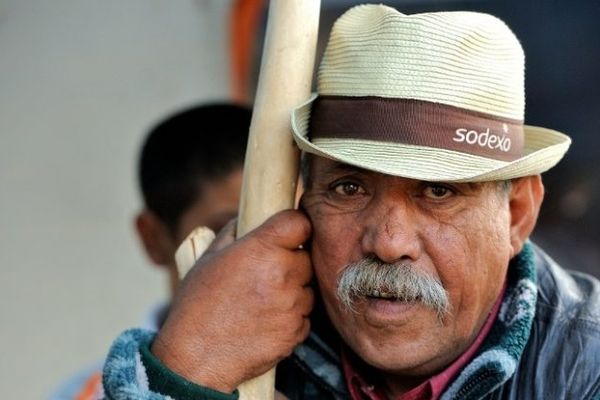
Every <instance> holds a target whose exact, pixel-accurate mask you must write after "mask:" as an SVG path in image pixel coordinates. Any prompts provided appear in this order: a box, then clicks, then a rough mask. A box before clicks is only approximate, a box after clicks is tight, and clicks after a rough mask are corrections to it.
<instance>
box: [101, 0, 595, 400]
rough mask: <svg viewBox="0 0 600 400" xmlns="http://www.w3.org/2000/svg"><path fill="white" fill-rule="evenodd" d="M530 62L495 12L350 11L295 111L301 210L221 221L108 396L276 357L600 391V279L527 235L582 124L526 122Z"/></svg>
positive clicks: (547, 393)
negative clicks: (569, 129) (236, 236)
mask: <svg viewBox="0 0 600 400" xmlns="http://www.w3.org/2000/svg"><path fill="white" fill-rule="evenodd" d="M523 70H524V57H523V53H522V49H521V46H520V44H519V42H518V41H517V39H516V38H515V37H514V35H513V34H512V32H511V31H510V30H509V29H508V27H506V25H505V24H504V23H503V22H501V21H500V20H498V19H496V18H494V17H492V16H489V15H485V14H478V13H468V12H451V13H429V14H418V15H412V16H406V15H403V14H401V13H399V12H398V11H396V10H394V9H391V8H389V7H385V6H381V5H367V6H358V7H355V8H353V9H351V10H350V11H348V12H347V13H345V14H344V15H343V16H342V17H340V19H339V20H338V21H337V22H336V24H335V25H334V27H333V29H332V32H331V35H330V40H329V43H328V45H327V49H326V51H325V54H324V57H323V60H322V63H321V66H320V69H319V84H318V92H319V94H318V96H317V97H313V98H311V99H310V100H309V101H308V102H307V103H305V104H303V105H301V106H299V107H298V108H297V109H295V110H294V112H293V115H292V127H293V133H294V137H295V139H296V142H297V143H298V145H299V147H300V148H301V149H302V150H304V152H305V159H304V172H305V178H306V182H305V193H304V195H303V199H302V204H301V211H297V210H288V211H284V212H281V213H278V214H276V215H275V216H273V217H272V218H270V219H269V220H267V221H266V222H265V223H264V224H263V225H262V226H260V227H259V228H257V229H256V230H254V231H253V232H251V233H249V234H248V235H246V236H244V237H243V238H242V239H240V240H237V241H233V239H232V238H233V232H232V229H224V230H223V231H222V232H221V233H220V234H219V236H218V237H217V239H216V241H215V243H214V244H213V245H212V247H211V248H209V249H208V251H207V253H206V254H205V255H204V256H203V257H202V258H201V259H200V260H199V262H198V263H197V264H196V266H195V267H194V268H193V269H192V270H191V272H190V273H189V274H188V276H187V277H186V279H185V280H184V281H183V284H182V287H181V289H180V291H179V292H178V294H177V296H176V300H175V302H174V304H173V307H172V309H171V311H170V313H169V316H168V318H167V320H166V322H165V324H164V325H163V327H162V328H161V330H160V331H159V332H158V334H155V333H154V332H149V331H143V330H130V331H127V332H125V333H123V334H122V335H121V336H120V337H119V338H118V339H117V340H116V341H115V343H114V345H113V347H112V349H111V351H110V353H109V356H108V359H107V363H106V365H105V368H104V376H103V380H104V386H105V389H106V394H107V397H108V398H115V399H124V398H140V399H150V398H153V399H154V398H156V399H159V398H173V399H187V398H200V399H235V398H237V392H236V387H238V385H239V384H240V383H242V382H244V381H246V380H248V379H249V378H252V377H255V376H258V375H260V374H262V373H264V372H265V371H267V370H269V369H270V368H272V367H273V366H275V365H276V364H277V363H278V362H281V363H280V364H279V366H278V368H277V369H278V378H277V389H278V390H279V391H281V392H282V393H283V394H285V395H286V396H287V397H288V398H290V399H342V398H351V399H372V400H374V399H438V398H441V399H479V398H491V399H500V398H502V399H532V398H539V399H547V398H552V399H559V398H577V399H590V398H596V397H597V396H598V395H600V368H599V363H600V283H598V281H596V280H594V279H593V278H591V277H588V276H585V275H582V274H576V273H568V272H566V271H565V270H563V269H562V268H560V267H559V266H558V265H556V264H555V263H554V262H553V261H552V260H550V259H549V258H548V256H547V255H545V254H544V253H543V252H542V251H541V250H540V249H539V248H537V247H535V245H533V244H532V243H531V242H529V241H528V237H529V235H530V233H531V232H532V230H533V228H534V225H535V222H536V219H537V216H538V212H539V209H540V206H541V203H542V198H543V194H544V188H543V185H542V181H541V177H540V174H541V173H542V172H544V171H546V170H548V169H549V168H551V167H552V166H554V165H555V164H556V163H557V162H558V161H559V160H560V159H561V158H562V156H563V155H564V153H565V152H566V151H567V148H568V146H569V144H570V140H569V138H568V137H567V136H565V135H563V134H561V133H559V132H556V131H552V130H549V129H544V128H537V127H531V126H525V125H523V113H524V110H523V109H524V98H523V93H524V81H523ZM313 283H314V285H313ZM313 288H314V289H313ZM166 396H168V397H166Z"/></svg>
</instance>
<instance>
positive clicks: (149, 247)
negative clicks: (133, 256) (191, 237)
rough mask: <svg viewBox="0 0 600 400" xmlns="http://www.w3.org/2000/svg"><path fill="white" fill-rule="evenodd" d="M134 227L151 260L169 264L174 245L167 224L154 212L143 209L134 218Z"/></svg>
mask: <svg viewBox="0 0 600 400" xmlns="http://www.w3.org/2000/svg"><path fill="white" fill-rule="evenodd" d="M135 228H136V231H137V234H138V237H139V238H140V240H141V242H142V244H143V245H144V249H145V250H146V254H147V255H148V257H150V259H151V260H152V262H154V264H156V265H164V266H170V265H171V264H172V263H173V254H175V246H176V245H175V244H174V243H173V239H172V238H171V234H170V232H169V229H168V228H167V226H166V225H165V224H164V223H163V222H162V221H161V220H160V219H159V218H158V217H157V216H156V215H155V214H154V213H152V212H150V211H148V210H144V211H142V212H140V213H139V214H138V215H137V217H136V218H135Z"/></svg>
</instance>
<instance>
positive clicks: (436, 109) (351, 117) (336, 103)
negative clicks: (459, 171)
mask: <svg viewBox="0 0 600 400" xmlns="http://www.w3.org/2000/svg"><path fill="white" fill-rule="evenodd" d="M309 138H310V139H311V140H312V139H317V138H335V139H364V140H374V141H379V142H391V143H403V144H411V145H419V146H428V147H436V148H441V149H448V150H455V151H460V152H463V153H469V154H473V155H477V156H483V157H488V158H493V159H496V160H501V161H514V160H516V159H518V158H520V157H521V155H522V152H523V143H524V135H523V122H522V121H518V120H513V119H508V118H501V117H495V116H490V115H488V114H484V113H478V112H475V111H470V110H464V109H461V108H458V107H453V106H448V105H445V104H440V103H431V102H427V101H421V100H413V99H394V98H384V97H347V96H319V97H318V98H317V99H316V100H315V102H314V103H313V105H312V111H311V118H310V128H309Z"/></svg>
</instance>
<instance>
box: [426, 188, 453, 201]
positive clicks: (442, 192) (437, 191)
mask: <svg viewBox="0 0 600 400" xmlns="http://www.w3.org/2000/svg"><path fill="white" fill-rule="evenodd" d="M452 194H454V192H453V191H452V189H450V188H448V187H446V186H443V185H429V186H427V187H426V188H425V196H426V197H429V198H430V199H436V200H440V199H446V198H448V197H450V196H452Z"/></svg>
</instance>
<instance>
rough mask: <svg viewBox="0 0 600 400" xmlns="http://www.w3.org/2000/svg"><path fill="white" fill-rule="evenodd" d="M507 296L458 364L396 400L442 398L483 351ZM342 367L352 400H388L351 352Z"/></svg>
mask: <svg viewBox="0 0 600 400" xmlns="http://www.w3.org/2000/svg"><path fill="white" fill-rule="evenodd" d="M503 296H504V288H503V289H502V291H501V293H500V296H498V299H497V300H496V302H495V303H494V305H493V307H492V310H491V311H490V314H489V316H488V318H487V320H486V321H485V323H484V325H483V327H482V328H481V330H480V331H479V334H478V335H477V337H476V338H475V340H474V341H473V343H472V344H471V345H470V346H469V347H468V348H467V350H466V351H465V352H464V353H463V354H462V355H461V356H460V357H458V358H457V359H456V360H454V362H453V363H452V364H450V365H449V366H448V367H447V368H446V369H445V370H443V371H442V372H440V373H439V374H437V375H434V376H432V377H431V378H429V379H428V380H427V381H425V382H423V383H421V384H420V385H418V386H417V387H415V388H413V389H411V390H409V391H408V392H406V393H404V394H402V395H400V396H399V397H397V398H396V399H394V400H437V399H438V398H439V397H440V396H441V395H442V393H443V392H444V390H445V389H446V387H447V386H448V384H449V383H450V382H452V379H454V377H456V375H457V374H458V373H459V372H460V371H461V370H462V369H463V368H464V367H465V366H466V365H467V364H468V362H469V361H471V359H472V358H473V356H474V355H475V353H476V352H477V349H479V346H480V345H481V344H482V343H483V341H484V340H485V338H486V337H487V335H488V333H489V332H490V330H491V329H492V325H493V324H494V321H495V319H496V316H497V315H498V312H499V310H500V305H501V303H502V298H503ZM342 367H343V369H344V377H345V379H346V385H347V386H348V390H349V392H350V396H351V397H352V400H386V399H387V396H386V394H385V392H384V391H383V387H381V385H379V386H378V385H375V384H373V383H372V382H369V380H368V379H367V377H366V376H364V375H363V374H361V373H360V372H359V371H358V369H357V368H354V366H353V365H352V364H351V362H350V358H349V357H348V354H347V350H343V351H342Z"/></svg>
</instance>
